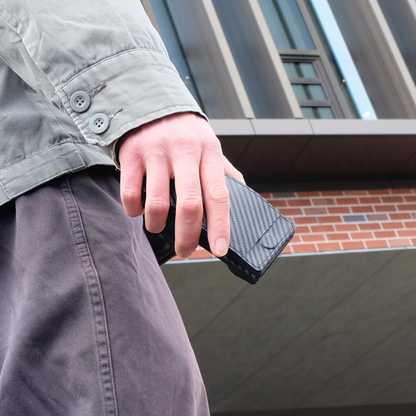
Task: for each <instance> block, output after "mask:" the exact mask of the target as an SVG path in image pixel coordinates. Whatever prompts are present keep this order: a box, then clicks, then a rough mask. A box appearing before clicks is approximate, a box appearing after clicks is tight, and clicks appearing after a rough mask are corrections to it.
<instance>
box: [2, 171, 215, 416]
mask: <svg viewBox="0 0 416 416" xmlns="http://www.w3.org/2000/svg"><path fill="white" fill-rule="evenodd" d="M0 415H1V416H104V415H105V416H116V415H118V416H139V415H140V416H150V415H152V416H208V415H209V411H208V405H207V400H206V394H205V388H204V385H203V382H202V380H201V375H200V372H199V369H198V365H197V363H196V360H195V356H194V353H193V351H192V348H191V346H190V343H189V340H188V337H187V334H186V332H185V329H184V326H183V323H182V320H181V318H180V316H179V312H178V310H177V307H176V305H175V302H174V300H173V298H172V295H171V293H170V290H169V288H168V286H167V284H166V282H165V279H164V277H163V275H162V273H161V271H160V268H159V267H158V265H157V263H156V261H155V258H154V256H153V253H152V250H151V248H150V246H149V244H148V242H147V239H146V237H145V235H144V233H143V231H142V219H141V218H134V219H133V218H129V217H128V216H127V215H126V214H125V213H124V211H123V208H122V205H121V202H120V198H119V185H118V182H117V181H116V180H115V179H114V177H113V174H112V169H111V168H109V167H96V168H91V169H88V170H85V171H81V172H78V173H75V174H70V175H66V176H64V177H61V178H58V179H55V180H53V181H51V182H50V183H48V184H46V185H43V186H41V187H39V188H37V189H35V190H34V191H32V192H29V193H27V194H25V195H23V196H21V197H19V198H17V199H16V200H15V201H13V202H11V203H8V204H6V205H5V206H3V207H0Z"/></svg>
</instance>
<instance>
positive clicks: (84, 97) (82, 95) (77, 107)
mask: <svg viewBox="0 0 416 416" xmlns="http://www.w3.org/2000/svg"><path fill="white" fill-rule="evenodd" d="M69 104H70V105H71V108H72V109H73V110H74V111H76V112H77V113H83V112H84V111H87V110H88V108H89V107H90V104H91V98H90V96H89V95H88V94H87V93H86V92H84V91H77V92H76V93H74V94H72V97H71V100H70V101H69Z"/></svg>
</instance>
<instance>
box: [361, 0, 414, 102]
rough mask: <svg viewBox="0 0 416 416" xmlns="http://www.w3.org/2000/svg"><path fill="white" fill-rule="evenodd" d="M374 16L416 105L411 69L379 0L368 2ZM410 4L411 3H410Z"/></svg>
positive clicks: (369, 0)
mask: <svg viewBox="0 0 416 416" xmlns="http://www.w3.org/2000/svg"><path fill="white" fill-rule="evenodd" d="M368 2H369V4H370V6H371V8H372V10H373V13H374V16H375V17H376V19H377V22H378V24H379V25H380V29H381V31H382V32H383V35H384V38H385V40H386V42H387V45H388V47H389V48H390V50H391V53H392V55H393V58H394V60H395V62H396V64H397V67H398V69H399V71H400V73H401V75H402V78H403V81H404V83H405V85H406V87H407V89H408V91H409V94H410V96H411V97H412V99H413V102H414V103H415V105H416V86H415V83H414V81H413V78H412V76H411V74H410V72H409V69H408V68H407V65H406V63H405V61H404V59H403V56H402V54H401V52H400V49H399V47H398V46H397V43H396V40H395V39H394V36H393V33H392V32H391V30H390V27H389V24H388V23H387V20H386V18H385V16H384V14H383V11H382V10H381V7H380V5H379V4H378V2H377V0H368ZM409 4H410V3H409ZM414 7H416V6H414Z"/></svg>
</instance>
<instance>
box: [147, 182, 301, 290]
mask: <svg viewBox="0 0 416 416" xmlns="http://www.w3.org/2000/svg"><path fill="white" fill-rule="evenodd" d="M226 183H227V187H228V191H229V194H230V206H231V207H230V225H231V238H230V247H229V250H228V253H227V254H226V255H225V256H224V257H220V260H221V261H223V262H224V263H225V264H227V266H228V268H229V269H230V270H231V272H233V273H234V274H235V275H236V276H238V277H240V278H242V279H244V280H246V281H247V282H249V283H251V284H255V283H257V282H258V280H259V279H260V277H261V276H263V274H264V273H265V272H266V270H267V269H268V268H269V267H270V265H271V264H272V263H273V262H274V260H276V258H277V257H278V256H279V254H280V253H281V252H282V251H283V249H284V248H285V247H286V245H287V244H288V243H289V241H290V240H291V239H292V237H293V235H294V234H295V225H294V224H293V223H292V222H291V221H289V220H288V219H287V218H286V217H285V216H284V215H282V214H281V213H280V212H279V211H278V210H277V209H276V208H274V207H273V206H272V205H270V204H269V203H268V202H267V201H266V200H265V199H264V198H263V197H261V196H260V195H259V194H258V193H257V192H255V191H254V190H253V189H251V188H249V187H248V186H246V185H244V184H243V183H241V182H239V181H237V180H236V179H234V178H232V177H231V176H228V175H226ZM145 200H146V186H145V182H144V186H143V192H142V202H143V206H144V205H145ZM175 213H176V193H175V186H174V182H173V181H171V185H170V210H169V214H168V219H167V222H166V227H165V229H164V230H163V231H162V232H161V233H158V234H153V233H150V232H148V231H147V230H146V227H145V226H144V230H145V233H146V235H147V238H148V239H149V242H150V244H151V246H152V249H153V251H154V253H155V255H156V258H157V261H158V263H159V265H162V264H164V263H166V262H167V261H168V260H169V259H171V258H172V257H174V256H175V255H176V253H175ZM145 221H146V218H145V220H144V222H145ZM199 245H200V246H201V247H203V248H205V249H206V250H208V251H211V250H210V247H209V243H208V235H207V221H206V217H205V215H204V218H203V224H202V231H201V236H200V240H199Z"/></svg>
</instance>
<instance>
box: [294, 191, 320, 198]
mask: <svg viewBox="0 0 416 416" xmlns="http://www.w3.org/2000/svg"><path fill="white" fill-rule="evenodd" d="M296 195H297V196H298V197H300V198H310V197H313V196H314V197H315V196H321V193H320V192H296Z"/></svg>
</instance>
